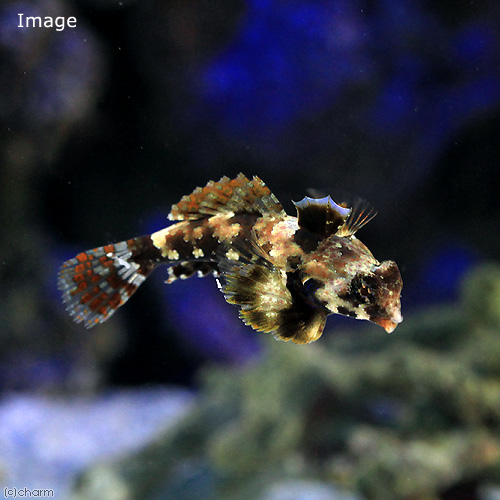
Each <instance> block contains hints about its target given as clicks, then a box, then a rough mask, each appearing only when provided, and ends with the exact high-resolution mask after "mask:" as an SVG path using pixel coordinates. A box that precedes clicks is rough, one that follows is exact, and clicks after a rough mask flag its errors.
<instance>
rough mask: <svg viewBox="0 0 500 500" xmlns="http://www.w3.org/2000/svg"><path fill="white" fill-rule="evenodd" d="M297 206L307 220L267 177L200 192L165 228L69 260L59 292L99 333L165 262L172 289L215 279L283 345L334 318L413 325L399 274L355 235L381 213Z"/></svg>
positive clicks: (325, 204) (250, 319)
mask: <svg viewBox="0 0 500 500" xmlns="http://www.w3.org/2000/svg"><path fill="white" fill-rule="evenodd" d="M293 203H294V205H295V208H296V211H297V214H296V216H291V215H287V213H286V212H285V210H284V209H283V207H282V205H281V203H280V202H279V201H278V199H277V198H276V196H274V194H272V192H271V191H270V190H269V188H268V187H267V186H266V185H265V184H264V182H263V181H262V180H261V179H260V178H259V177H257V176H254V177H253V178H252V179H249V178H247V177H246V176H245V175H243V174H242V173H240V174H239V175H238V176H237V177H235V178H233V179H230V178H229V177H226V176H224V177H222V178H221V179H220V180H219V181H217V182H215V181H210V182H208V183H207V185H206V186H205V187H203V188H202V187H197V188H196V189H195V190H194V191H193V192H192V193H191V194H190V195H186V196H183V197H182V198H181V200H180V201H179V202H178V203H177V204H175V205H173V206H172V209H171V211H170V214H169V215H168V218H169V219H170V220H171V221H173V223H172V224H171V225H168V226H167V227H165V228H164V229H161V230H159V231H156V232H154V233H152V234H150V235H145V236H138V237H135V238H131V239H128V240H125V241H121V242H118V243H111V244H107V245H104V246H101V247H97V248H94V249H91V250H87V251H84V252H81V253H79V254H78V255H76V256H75V257H74V258H72V259H69V260H67V261H66V262H64V263H63V264H62V266H61V268H60V270H59V272H58V287H59V289H60V290H61V292H62V299H63V302H64V303H65V304H66V309H67V311H68V312H69V314H70V315H71V317H72V318H73V320H74V321H75V322H77V323H83V325H84V326H85V327H87V328H91V327H93V326H95V325H97V324H99V323H102V322H104V321H106V320H107V319H109V318H110V317H111V316H112V315H113V314H114V313H115V312H116V311H117V309H118V308H119V307H121V306H122V305H123V304H125V302H127V300H128V299H129V298H130V297H131V296H132V295H133V294H134V293H135V291H136V290H137V289H138V287H139V286H140V285H141V284H142V283H143V282H144V281H145V280H146V278H147V277H148V276H149V275H150V274H151V273H152V272H153V271H154V270H155V269H156V268H157V267H159V266H161V265H164V264H165V265H167V266H168V268H167V273H168V276H167V279H166V283H167V284H171V283H173V282H175V281H176V280H178V279H187V278H190V277H191V276H194V275H197V276H200V277H203V276H207V275H209V274H213V275H214V276H215V278H216V280H217V284H218V286H219V288H220V290H221V291H222V293H223V294H224V297H225V299H226V301H227V302H228V303H230V304H233V305H236V306H238V307H239V309H240V310H239V316H240V318H241V319H242V320H243V322H244V323H245V324H246V325H248V326H250V327H252V328H253V329H254V330H257V331H259V332H264V333H271V334H272V335H274V337H275V338H276V339H279V340H284V341H292V342H294V343H296V344H307V343H309V342H313V341H316V340H318V339H319V338H320V337H321V335H322V333H323V330H324V327H325V323H326V318H327V316H329V315H331V314H339V315H342V316H348V317H351V318H356V319H360V320H368V321H371V322H373V323H375V324H377V325H379V326H381V327H383V328H384V329H385V330H386V331H387V332H389V333H391V332H392V331H394V329H395V328H396V326H397V325H398V324H399V323H401V321H402V320H403V318H402V316H401V290H402V287H403V281H402V278H401V273H400V271H399V268H398V266H397V264H396V263H395V262H394V261H391V260H386V261H383V262H379V261H378V260H377V259H375V257H374V256H373V254H372V253H371V252H370V250H369V249H368V248H367V247H366V246H365V245H364V244H363V243H362V242H361V241H360V240H359V239H357V238H356V236H355V233H356V232H357V231H358V230H359V229H360V228H361V227H363V226H364V225H365V224H367V223H368V222H369V221H370V220H371V219H372V218H373V217H374V216H375V215H376V213H377V212H376V211H375V210H374V209H373V208H371V206H370V205H369V204H368V203H367V202H364V201H362V200H361V201H357V202H355V203H351V204H350V205H351V206H348V204H346V203H339V204H337V203H335V202H334V201H333V200H332V198H331V197H330V196H326V197H323V198H311V197H308V196H305V197H304V199H302V200H301V201H299V202H293Z"/></svg>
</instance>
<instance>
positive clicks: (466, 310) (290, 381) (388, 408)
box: [75, 264, 500, 500]
mask: <svg viewBox="0 0 500 500" xmlns="http://www.w3.org/2000/svg"><path fill="white" fill-rule="evenodd" d="M354 325H355V327H356V328H357V329H356V330H349V331H335V330H334V328H335V327H334V321H332V332H331V334H330V335H328V332H327V334H326V335H325V336H324V338H322V339H321V341H320V342H317V343H315V344H312V345H307V346H295V345H291V344H287V343H282V342H275V341H273V340H272V339H270V338H265V337H263V341H267V342H268V346H267V349H266V350H265V353H264V355H263V356H262V357H261V358H260V359H259V360H258V361H256V362H253V363H252V364H248V365H246V366H244V367H241V368H227V367H211V368H208V369H205V370H204V371H203V373H202V374H201V376H200V379H201V383H202V390H201V395H200V398H199V402H198V404H197V406H196V407H195V409H194V410H193V411H192V413H191V414H190V415H189V416H188V417H187V418H186V419H184V420H183V421H182V422H181V424H180V425H179V426H177V427H176V428H175V429H172V430H171V431H169V432H168V433H167V434H165V435H164V436H163V437H162V439H160V440H158V441H157V442H156V443H155V444H154V445H152V446H149V447H148V448H147V449H144V450H143V451H142V452H141V453H139V454H136V455H134V456H132V457H129V458H126V459H124V460H122V461H120V462H117V463H111V464H106V467H105V468H103V467H102V466H96V467H95V468H93V469H91V470H89V471H88V472H87V474H86V475H84V476H83V477H82V478H81V481H80V482H79V485H78V488H77V494H76V495H75V498H86V499H92V498H96V499H97V498H106V497H109V496H108V493H107V490H108V489H109V488H112V487H113V488H114V491H115V492H116V491H122V492H123V494H122V495H121V496H120V499H119V500H125V499H136V498H144V499H157V498H158V499H159V498H162V499H178V500H182V499H190V498H204V499H208V500H210V499H227V500H240V499H241V500H252V499H256V500H257V499H265V498H268V497H269V487H270V485H272V484H281V483H282V482H284V481H308V480H312V481H317V482H319V483H321V484H326V485H327V486H328V485H330V486H331V487H332V488H334V489H335V491H340V490H344V491H346V492H351V494H353V495H357V496H358V497H357V498H366V499H375V500H379V499H380V500H382V499H383V500H387V499H409V498H411V499H416V500H424V499H425V500H431V499H438V498H440V497H441V496H442V495H443V494H444V493H445V492H447V491H450V490H451V489H452V488H456V487H457V485H460V484H465V483H467V484H478V485H479V486H480V485H481V484H482V483H483V482H484V484H497V483H498V482H499V480H500V368H499V366H500V266H498V265H494V264H490V265H487V266H484V267H482V268H479V269H477V270H476V271H475V272H473V273H472V274H471V275H470V276H469V277H468V278H467V279H466V280H465V281H464V283H463V291H462V294H461V299H460V302H459V303H456V304H452V305H449V306H440V307H433V308H431V309H429V310H426V311H423V312H421V313H418V314H414V315H408V316H407V317H406V318H405V322H404V323H403V324H402V325H401V326H400V327H399V328H398V331H397V334H393V335H390V336H389V335H385V334H383V333H381V332H380V331H379V330H375V329H374V328H371V327H369V326H366V327H365V326H364V325H361V326H359V323H354ZM103 471H107V472H106V474H105V475H104V476H103ZM103 477H111V478H112V480H110V481H107V482H106V481H105V480H103ZM117 484H119V485H120V488H117ZM200 491H203V494H202V496H200ZM478 491H479V490H478ZM266 492H267V493H266ZM266 495H267V496H266ZM290 498H295V497H290ZM297 498H299V497H297Z"/></svg>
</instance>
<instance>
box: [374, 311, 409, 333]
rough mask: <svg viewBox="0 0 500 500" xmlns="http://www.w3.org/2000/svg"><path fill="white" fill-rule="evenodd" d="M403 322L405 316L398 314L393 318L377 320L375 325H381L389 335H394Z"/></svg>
mask: <svg viewBox="0 0 500 500" xmlns="http://www.w3.org/2000/svg"><path fill="white" fill-rule="evenodd" d="M401 321H403V316H401V313H397V314H395V315H394V316H392V318H380V319H376V320H375V321H374V323H376V324H377V325H380V326H381V327H382V328H383V329H384V330H385V331H386V332H387V333H392V332H393V331H394V330H395V329H396V327H397V326H398V325H399V323H401Z"/></svg>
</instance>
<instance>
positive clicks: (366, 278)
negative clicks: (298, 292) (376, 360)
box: [314, 259, 403, 333]
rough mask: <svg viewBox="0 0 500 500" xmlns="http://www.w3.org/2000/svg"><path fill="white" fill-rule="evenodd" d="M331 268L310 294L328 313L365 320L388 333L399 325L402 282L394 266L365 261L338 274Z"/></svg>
mask: <svg viewBox="0 0 500 500" xmlns="http://www.w3.org/2000/svg"><path fill="white" fill-rule="evenodd" d="M334 267H335V266H332V269H331V273H329V276H328V278H327V279H322V280H318V282H317V283H320V286H317V287H316V289H315V290H314V298H315V300H316V301H317V302H318V303H320V304H322V305H323V307H325V308H326V309H327V310H328V311H329V312H330V313H335V314H341V315H343V316H349V317H351V318H355V319H364V320H368V321H371V322H373V323H375V324H377V325H380V326H381V327H382V328H384V329H385V330H386V331H387V332H389V333H391V332H392V331H394V329H395V328H396V327H397V325H398V324H399V323H401V321H403V317H402V316H401V289H402V287H403V280H402V279H401V273H400V272H399V268H398V266H397V264H396V263H395V262H393V261H390V260H388V261H384V262H382V263H379V262H378V261H376V260H375V259H369V260H366V261H365V262H363V263H360V262H359V261H358V262H357V263H356V265H353V266H346V267H344V268H343V269H342V270H341V272H339V270H338V269H335V268H334ZM324 278H326V276H324Z"/></svg>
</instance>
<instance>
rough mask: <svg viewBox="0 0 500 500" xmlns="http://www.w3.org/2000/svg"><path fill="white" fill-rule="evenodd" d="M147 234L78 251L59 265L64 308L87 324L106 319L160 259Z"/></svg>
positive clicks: (77, 321) (89, 325)
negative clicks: (74, 255)
mask: <svg viewBox="0 0 500 500" xmlns="http://www.w3.org/2000/svg"><path fill="white" fill-rule="evenodd" d="M159 261H160V255H159V251H158V250H157V249H156V248H155V247H154V246H153V245H152V243H151V238H150V237H149V236H141V237H138V238H133V239H131V240H127V241H122V242H120V243H115V244H112V245H105V246H103V247H98V248H94V249H93V250H88V251H86V252H82V253H79V254H78V255H77V256H76V257H74V258H73V259H70V260H68V261H66V262H65V263H64V264H63V265H62V266H61V268H60V269H59V274H58V287H59V289H60V290H61V291H62V295H63V301H64V302H65V303H66V305H67V307H66V310H67V311H68V312H69V313H70V315H71V316H72V317H73V319H74V321H75V322H76V323H83V324H84V325H85V326H86V327H87V328H91V327H92V326H94V325H96V324H98V323H102V322H104V321H106V320H107V319H108V318H109V317H110V316H111V315H112V314H113V313H114V312H115V311H116V310H117V309H118V308H119V307H120V306H121V305H123V304H124V303H125V302H126V301H127V300H128V299H129V298H130V297H131V295H132V294H133V293H134V292H135V291H136V290H137V288H138V287H139V285H140V284H141V283H143V282H144V280H145V279H146V278H147V277H148V275H149V274H150V273H151V271H152V270H153V269H154V268H155V267H156V265H158V264H159V263H160V262H159Z"/></svg>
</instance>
